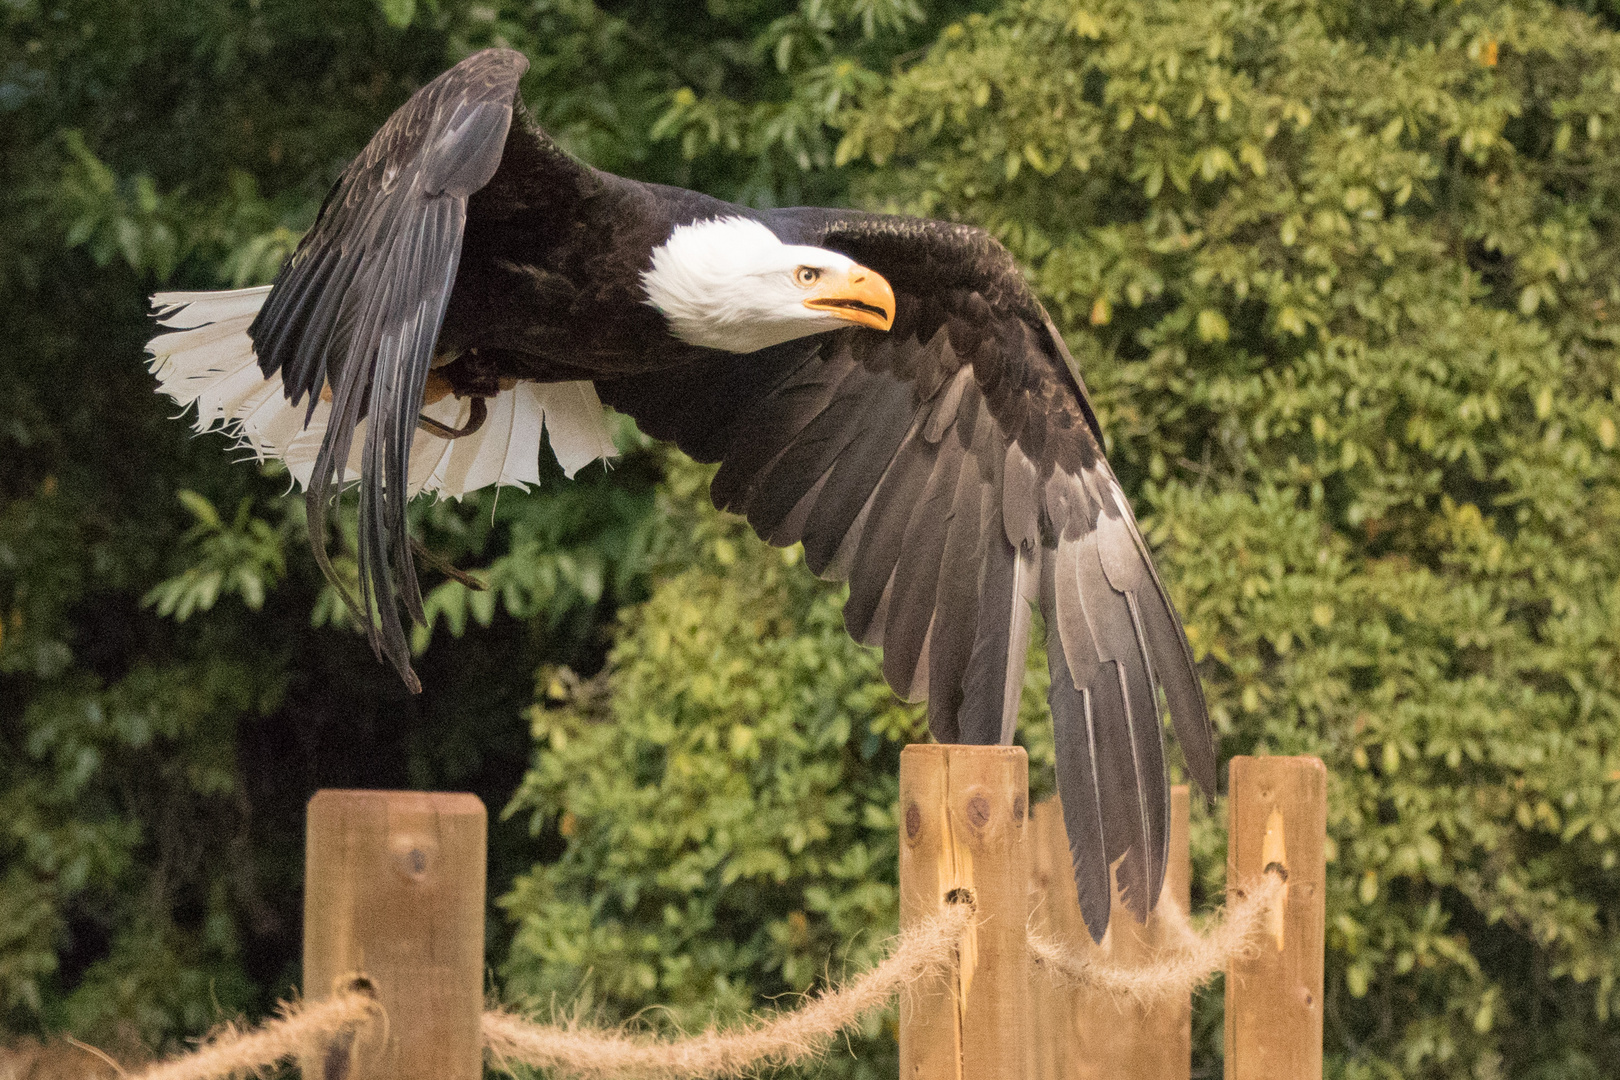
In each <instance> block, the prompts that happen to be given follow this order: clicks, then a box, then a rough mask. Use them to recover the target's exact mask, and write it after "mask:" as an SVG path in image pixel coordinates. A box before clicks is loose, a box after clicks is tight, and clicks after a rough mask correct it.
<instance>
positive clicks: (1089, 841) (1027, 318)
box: [597, 210, 1215, 938]
mask: <svg viewBox="0 0 1620 1080" xmlns="http://www.w3.org/2000/svg"><path fill="white" fill-rule="evenodd" d="M767 220H768V221H769V222H770V223H771V225H772V227H773V228H775V229H776V230H777V231H778V233H779V234H781V235H783V238H784V239H785V240H787V241H788V242H792V243H808V244H816V245H819V246H823V247H828V248H831V249H833V250H837V251H841V252H843V253H845V254H847V255H849V256H851V257H852V258H855V259H856V260H858V261H860V262H862V263H864V264H865V265H867V266H870V267H871V268H872V269H874V270H876V271H877V272H878V273H880V274H882V275H883V276H884V277H885V278H887V279H888V280H889V282H890V284H891V285H892V286H893V287H894V291H895V295H896V305H897V310H896V314H895V320H894V326H893V328H892V330H891V331H890V332H889V333H887V334H883V333H878V332H874V331H870V330H865V329H858V328H852V329H849V330H843V331H838V332H835V333H832V334H826V335H821V336H819V337H816V338H811V339H807V340H804V341H800V342H793V343H789V344H787V345H783V346H778V347H776V348H774V349H769V350H765V351H763V352H760V353H755V354H751V355H747V356H740V357H738V356H715V357H714V358H712V359H709V360H706V361H703V362H701V363H699V364H696V365H689V366H686V367H683V368H679V369H674V370H670V371H665V372H655V373H641V374H638V375H636V376H635V377H634V378H625V379H598V380H597V387H598V390H599V392H600V393H601V395H602V398H603V400H604V401H606V402H607V403H609V404H611V405H614V406H616V407H618V408H620V409H621V410H623V411H625V412H628V413H630V414H631V415H632V416H634V417H635V418H636V419H637V421H638V422H640V424H641V425H642V427H643V429H644V430H646V431H647V432H648V433H649V434H652V435H655V436H658V437H661V438H667V439H672V440H674V441H675V442H676V443H677V444H678V445H680V446H681V447H682V448H684V449H686V450H687V451H688V452H689V453H692V454H694V455H695V456H697V457H699V458H701V459H703V460H709V461H719V462H720V463H721V465H720V469H719V472H718V473H717V474H716V476H715V479H714V483H713V487H712V489H711V494H712V496H713V498H714V501H715V504H716V505H717V506H720V507H722V508H724V509H730V510H734V511H736V512H738V513H741V514H744V515H746V516H747V518H748V520H749V521H750V523H752V524H753V526H754V527H755V528H756V529H757V530H758V531H759V533H760V535H762V536H764V537H765V538H766V539H768V540H770V541H771V542H772V543H775V544H789V543H793V542H796V541H802V542H803V544H804V548H805V556H806V561H807V563H808V564H809V565H810V567H811V569H813V570H815V571H816V572H817V573H819V574H823V575H825V576H829V577H835V578H840V579H847V580H848V581H849V586H850V594H849V600H848V602H847V603H846V605H845V609H844V620H845V625H846V626H847V627H848V629H849V632H850V633H851V634H852V635H853V636H854V637H855V638H856V639H858V640H860V641H864V642H866V643H868V644H873V645H882V646H883V648H884V675H885V677H886V679H887V680H888V682H889V684H890V686H892V687H893V688H894V689H895V691H896V692H897V693H899V694H902V695H904V696H906V697H908V698H910V699H912V700H918V699H922V698H924V697H926V698H927V699H928V702H929V716H928V720H929V725H930V728H931V729H932V731H933V733H934V735H935V737H936V738H938V739H939V740H940V741H942V742H957V741H963V742H973V743H994V742H997V741H1005V740H1006V739H1008V738H1010V734H1011V723H1012V721H1013V720H1014V718H1015V717H1016V711H1017V703H1018V689H1019V687H1020V685H1021V682H1022V673H1023V658H1024V653H1025V648H1026V645H1027V640H1028V633H1029V623H1030V613H1031V609H1032V605H1033V604H1035V603H1038V604H1039V605H1040V608H1041V611H1042V615H1043V617H1044V618H1045V621H1046V625H1047V632H1048V647H1047V652H1048V655H1049V658H1050V659H1049V663H1050V666H1051V674H1052V688H1051V691H1050V703H1051V707H1052V715H1053V723H1054V725H1055V728H1056V733H1057V752H1058V766H1057V772H1058V784H1059V790H1060V791H1061V793H1062V795H1063V800H1064V812H1065V817H1066V823H1067V826H1068V833H1069V837H1070V845H1071V851H1072V854H1073V857H1074V864H1075V874H1076V881H1077V884H1078V885H1079V891H1080V899H1081V907H1082V911H1083V913H1084V915H1085V918H1086V923H1087V925H1088V926H1089V927H1090V929H1091V931H1092V933H1093V934H1094V935H1096V936H1097V937H1099V938H1100V937H1101V935H1102V933H1103V931H1104V929H1105V928H1106V927H1107V923H1108V912H1109V906H1110V880H1109V867H1110V866H1111V865H1114V864H1115V863H1116V862H1117V863H1118V878H1119V885H1120V888H1121V892H1122V893H1123V898H1124V900H1125V902H1126V904H1127V906H1128V907H1130V908H1131V909H1132V910H1134V911H1135V912H1137V913H1138V914H1139V915H1140V914H1145V913H1146V911H1147V910H1148V909H1149V908H1150V907H1151V906H1152V904H1153V902H1154V901H1155V900H1156V899H1157V897H1158V894H1159V891H1160V887H1161V885H1162V883H1163V879H1164V865H1165V857H1166V842H1167V830H1168V821H1169V798H1168V791H1167V788H1166V785H1165V776H1164V757H1163V749H1162V745H1161V738H1160V730H1161V726H1160V721H1159V710H1158V699H1157V691H1158V689H1159V688H1162V689H1163V690H1164V692H1165V695H1166V698H1167V700H1168V703H1169V708H1170V712H1171V716H1172V718H1173V720H1174V722H1175V725H1176V731H1177V734H1178V736H1179V739H1180V742H1181V745H1182V749H1183V753H1184V755H1185V758H1186V761H1187V764H1188V767H1189V769H1190V771H1191V772H1192V774H1193V776H1194V777H1195V778H1196V779H1197V780H1198V782H1199V783H1200V785H1202V786H1203V787H1204V788H1205V790H1206V791H1210V792H1213V791H1214V788H1215V751H1214V739H1213V732H1212V729H1211V727H1210V723H1209V716H1208V713H1207V710H1206V708H1205V705H1204V700H1203V696H1202V693H1201V692H1200V690H1199V687H1198V680H1197V675H1196V673H1195V671H1194V669H1193V663H1192V654H1191V650H1190V649H1189V648H1188V647H1187V643H1186V638H1185V635H1184V634H1183V632H1182V629H1181V624H1180V621H1179V619H1178V618H1177V616H1176V613H1175V610H1174V608H1173V607H1172V606H1171V605H1170V602H1169V599H1168V597H1167V596H1166V594H1165V592H1164V589H1163V586H1162V585H1161V583H1160V582H1159V579H1158V576H1157V574H1156V573H1155V572H1154V569H1153V566H1152V562H1151V560H1150V558H1149V554H1148V550H1147V546H1146V544H1145V543H1144V542H1143V540H1142V537H1141V534H1140V532H1139V531H1138V529H1137V526H1136V522H1135V520H1134V518H1133V516H1132V513H1131V508H1130V505H1129V503H1128V502H1127V501H1126V499H1125V497H1124V494H1123V492H1122V491H1121V489H1120V486H1119V483H1118V481H1117V480H1116V479H1115V478H1114V475H1113V472H1112V470H1111V469H1110V468H1109V466H1108V463H1107V461H1106V460H1105V459H1104V457H1103V452H1102V446H1101V436H1100V432H1099V429H1098V427H1097V422H1096V417H1095V415H1094V413H1093V412H1092V409H1091V405H1090V403H1089V401H1087V399H1086V394H1085V389H1084V387H1083V386H1082V385H1081V383H1080V381H1079V378H1078V375H1077V374H1076V373H1075V372H1074V370H1073V367H1072V365H1073V361H1072V359H1070V357H1069V356H1068V351H1067V349H1066V347H1065V346H1064V344H1063V342H1062V340H1061V338H1059V337H1058V336H1057V334H1056V332H1055V330H1054V329H1053V328H1052V325H1051V323H1050V321H1049V320H1048V319H1047V317H1046V315H1045V313H1044V312H1043V311H1042V310H1041V307H1040V305H1039V303H1038V302H1036V300H1035V299H1034V297H1033V296H1032V295H1031V294H1030V293H1029V291H1028V289H1027V287H1026V286H1025V285H1024V283H1023V280H1022V278H1021V276H1020V275H1019V273H1018V270H1017V268H1016V266H1015V265H1014V264H1013V262H1012V259H1011V257H1010V256H1008V254H1007V253H1006V251H1005V250H1004V249H1002V248H1001V246H1000V245H999V244H996V243H995V241H994V240H993V239H991V238H990V237H989V236H988V235H987V234H985V233H983V232H982V231H980V230H976V229H970V228H964V227H960V226H950V225H941V224H938V223H934V222H916V221H911V220H908V219H901V218H891V217H882V216H877V215H855V214H847V213H839V212H836V211H808V210H804V211H783V212H778V213H777V214H776V215H774V216H771V215H768V216H767Z"/></svg>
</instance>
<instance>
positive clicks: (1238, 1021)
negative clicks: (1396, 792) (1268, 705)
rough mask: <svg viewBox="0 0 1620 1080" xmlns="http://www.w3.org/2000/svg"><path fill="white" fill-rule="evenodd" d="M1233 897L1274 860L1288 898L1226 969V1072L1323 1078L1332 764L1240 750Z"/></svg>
mask: <svg viewBox="0 0 1620 1080" xmlns="http://www.w3.org/2000/svg"><path fill="white" fill-rule="evenodd" d="M1229 775H1230V782H1229V789H1230V798H1229V801H1230V804H1231V824H1230V826H1229V827H1228V833H1227V838H1226V845H1227V847H1226V850H1227V856H1226V888H1227V902H1228V903H1229V904H1230V903H1232V902H1233V901H1234V900H1236V899H1238V898H1239V897H1240V896H1241V895H1242V893H1241V890H1242V888H1243V887H1244V886H1245V885H1249V884H1252V883H1254V882H1257V881H1259V880H1260V877H1261V875H1262V874H1263V873H1264V872H1265V870H1266V868H1267V867H1269V866H1271V865H1273V864H1276V865H1279V866H1281V867H1282V868H1283V870H1284V872H1285V873H1286V874H1287V882H1288V884H1287V892H1286V894H1285V899H1284V906H1283V908H1282V910H1281V911H1280V912H1278V913H1277V914H1276V915H1275V916H1274V917H1273V919H1272V921H1271V923H1270V925H1269V926H1268V927H1267V931H1266V936H1265V938H1264V940H1262V942H1261V944H1260V947H1259V949H1258V951H1257V952H1256V953H1255V954H1254V955H1253V956H1251V957H1247V958H1238V959H1236V960H1233V961H1232V962H1231V964H1230V965H1228V967H1227V970H1226V1080H1319V1078H1320V1077H1321V1075H1322V961H1323V948H1324V945H1325V932H1326V919H1327V893H1326V882H1327V862H1326V857H1325V856H1326V849H1327V770H1326V769H1325V768H1324V767H1323V765H1322V762H1321V760H1320V759H1318V758H1313V757H1263V758H1256V757H1237V758H1233V759H1232V766H1231V773H1230V774H1229Z"/></svg>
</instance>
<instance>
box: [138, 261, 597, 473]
mask: <svg viewBox="0 0 1620 1080" xmlns="http://www.w3.org/2000/svg"><path fill="white" fill-rule="evenodd" d="M269 292H270V288H269V286H265V287H263V288H257V289H237V290H235V291H233V292H190V293H186V292H170V293H158V294H157V295H156V296H154V297H152V303H153V305H154V306H155V307H157V308H158V310H159V311H160V312H161V313H162V314H161V315H160V316H159V318H158V322H159V323H160V324H161V325H163V326H166V327H184V328H185V329H176V330H172V331H171V332H169V333H165V334H160V335H159V336H157V337H155V338H153V339H152V341H151V343H150V344H148V345H147V347H146V348H147V351H148V352H149V353H151V354H152V360H151V363H150V368H151V371H152V374H154V375H156V376H157V379H158V391H159V392H160V393H164V394H167V395H169V397H171V398H173V399H174V400H175V402H176V403H178V404H179V405H180V407H181V409H182V411H183V410H184V409H186V408H189V407H190V406H192V405H196V406H197V419H196V429H197V431H198V432H199V433H201V432H204V431H212V430H215V429H218V430H221V431H224V432H225V433H226V434H229V435H234V436H236V438H237V445H238V446H240V447H242V448H244V449H246V450H249V451H251V452H252V453H253V455H254V456H255V457H257V458H258V459H259V460H261V461H263V460H264V459H266V458H280V459H281V460H283V461H285V462H286V463H287V468H288V469H289V470H290V471H291V472H292V474H293V476H294V477H296V478H297V480H298V482H299V484H301V485H303V486H306V487H307V486H308V484H309V478H310V475H311V473H313V472H314V469H315V455H316V454H317V453H319V452H320V448H321V440H322V439H323V438H325V436H326V424H327V420H328V418H329V416H330V415H331V411H332V406H331V404H330V403H329V402H325V401H322V402H319V403H317V404H316V406H315V412H314V414H313V415H311V416H310V417H309V424H308V426H306V425H305V423H304V416H305V413H306V411H307V408H308V402H307V401H306V402H304V403H303V404H301V405H298V406H294V405H293V404H292V403H291V402H289V401H288V400H287V399H286V396H285V395H284V394H283V392H282V385H281V376H280V375H279V374H277V375H273V376H271V377H270V378H269V379H266V378H265V377H264V375H263V373H262V372H260V371H259V365H258V360H257V358H256V357H255V356H254V355H253V342H252V341H251V340H250V339H249V338H248V335H247V328H248V326H249V325H250V324H251V323H252V322H253V317H254V316H255V315H257V314H258V311H259V307H260V306H261V305H262V304H263V303H264V298H265V297H266V296H267V295H268V294H269ZM487 405H488V409H489V415H488V416H487V417H486V419H485V420H484V424H483V426H482V427H480V428H479V429H478V430H477V431H476V432H474V433H473V434H471V435H466V436H463V437H462V438H459V439H443V438H440V437H439V436H437V435H434V434H433V433H431V432H428V431H424V430H422V429H421V428H418V429H417V431H416V435H415V438H414V439H413V440H412V442H411V469H410V494H411V495H413V496H414V495H417V494H419V493H421V492H424V491H426V492H432V493H434V494H436V495H439V496H440V497H443V496H446V495H448V496H452V497H455V498H460V497H461V496H463V495H465V494H467V493H468V492H469V491H477V490H478V489H479V488H481V487H488V486H489V485H490V484H506V485H509V486H512V487H520V488H524V489H525V490H527V488H528V485H530V484H534V483H538V482H539V480H540V473H539V463H540V433H541V430H542V428H544V429H545V430H547V431H548V432H549V433H550V435H551V449H552V452H553V453H554V454H555V455H556V457H557V463H558V464H559V465H561V466H562V469H563V472H564V473H565V474H567V475H568V476H569V477H570V478H572V477H573V475H574V474H575V473H576V472H578V471H579V470H580V469H581V468H583V467H584V466H586V465H588V464H590V463H591V462H593V461H595V460H596V459H597V458H610V457H613V456H614V455H615V453H617V451H616V450H615V448H614V446H613V439H612V437H611V436H609V434H608V431H607V425H606V418H605V417H604V415H603V411H602V403H601V401H599V400H598V399H597V396H596V387H594V386H593V385H591V384H590V383H589V382H566V383H530V382H524V383H519V384H517V386H515V387H513V388H512V389H511V390H502V391H501V392H500V393H499V394H497V395H496V396H495V397H493V398H491V399H490V400H489V401H488V402H487ZM422 413H423V414H424V415H426V416H428V417H430V418H431V419H434V420H437V421H438V422H439V423H441V424H443V425H445V426H446V427H451V428H459V427H462V426H464V425H465V424H466V423H467V421H468V419H469V418H470V417H471V415H472V402H471V401H470V400H461V399H458V398H455V397H451V396H446V397H443V398H440V399H439V400H438V401H435V402H434V403H433V404H431V405H428V406H426V407H424V408H423V409H422ZM365 426H366V425H365V421H361V423H360V427H359V429H358V430H357V431H356V432H355V437H354V444H353V449H352V450H351V451H350V453H349V461H348V466H347V470H346V474H345V477H344V479H345V480H346V481H353V480H358V479H359V478H360V460H361V453H362V451H363V448H364V446H365Z"/></svg>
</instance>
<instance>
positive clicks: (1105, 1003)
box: [1030, 784, 1192, 1080]
mask: <svg viewBox="0 0 1620 1080" xmlns="http://www.w3.org/2000/svg"><path fill="white" fill-rule="evenodd" d="M1188 816H1189V800H1188V793H1187V785H1185V784H1177V785H1176V786H1174V787H1172V788H1171V789H1170V844H1169V848H1170V861H1169V865H1168V866H1167V867H1166V868H1165V875H1164V891H1163V892H1161V893H1160V894H1159V904H1158V906H1157V907H1156V908H1155V909H1154V913H1153V915H1151V916H1150V917H1149V918H1148V921H1147V922H1146V923H1145V924H1144V923H1139V922H1137V921H1136V916H1134V915H1132V914H1131V913H1130V912H1129V911H1128V910H1126V908H1125V906H1124V905H1123V904H1122V903H1121V902H1120V899H1119V893H1118V891H1117V890H1116V891H1115V893H1114V906H1113V910H1112V912H1111V913H1110V914H1109V917H1108V933H1107V934H1106V935H1105V936H1104V937H1103V941H1102V944H1101V945H1093V944H1092V942H1091V935H1090V933H1088V932H1087V930H1086V924H1085V920H1084V919H1082V918H1081V917H1080V899H1079V897H1078V896H1077V895H1076V894H1075V889H1074V872H1073V870H1072V868H1071V867H1070V856H1069V839H1068V836H1067V834H1066V833H1065V832H1064V829H1063V804H1062V803H1061V802H1060V801H1059V800H1058V799H1057V798H1056V797H1055V796H1054V797H1053V798H1050V799H1047V800H1046V801H1045V802H1042V803H1041V804H1040V805H1038V806H1036V807H1035V812H1034V814H1033V815H1032V820H1031V822H1030V846H1031V849H1032V871H1033V872H1032V874H1031V877H1030V886H1031V897H1030V905H1031V908H1032V909H1033V917H1032V920H1031V921H1032V924H1033V925H1034V927H1035V928H1036V929H1037V930H1038V931H1039V932H1041V933H1044V934H1046V935H1047V936H1048V937H1051V938H1054V939H1056V940H1057V941H1060V942H1063V943H1064V944H1065V945H1067V946H1069V947H1070V948H1072V949H1075V950H1076V951H1078V952H1080V953H1081V954H1082V955H1085V954H1093V953H1095V954H1098V955H1102V956H1107V957H1109V958H1110V959H1112V960H1113V961H1114V962H1116V963H1123V964H1127V965H1133V964H1146V963H1148V962H1149V961H1151V960H1152V958H1153V954H1154V953H1155V952H1156V951H1157V950H1159V949H1162V948H1165V947H1168V946H1169V945H1171V944H1173V943H1174V942H1175V941H1176V940H1177V938H1176V936H1175V935H1174V934H1173V933H1172V932H1171V931H1169V930H1168V928H1167V926H1166V923H1165V921H1164V916H1163V915H1162V913H1163V912H1164V910H1165V907H1166V905H1170V904H1174V905H1175V906H1176V907H1178V908H1179V909H1180V910H1181V912H1182V914H1183V915H1185V914H1186V912H1187V910H1188V908H1189V905H1190V904H1191V899H1192V898H1191V878H1192V868H1191V863H1190V861H1189V858H1188V853H1187V852H1188V849H1187V827H1188ZM1033 992H1034V995H1035V1003H1034V1012H1033V1014H1032V1015H1033V1020H1032V1024H1033V1025H1034V1027H1035V1030H1032V1031H1031V1032H1030V1038H1031V1042H1032V1045H1033V1052H1034V1063H1033V1070H1032V1080H1122V1078H1125V1077H1129V1078H1130V1080H1187V1078H1188V1077H1189V1076H1190V1075H1191V1073H1192V995H1191V994H1183V995H1181V996H1180V997H1179V998H1177V999H1176V1000H1174V1001H1165V1002H1159V1003H1156V1004H1152V1005H1142V1004H1138V1003H1137V1002H1134V1001H1121V1000H1119V999H1117V998H1115V997H1114V996H1113V995H1111V994H1108V993H1106V992H1104V991H1101V990H1092V989H1087V988H1083V987H1081V988H1068V987H1064V986H1059V985H1056V984H1054V983H1053V982H1051V981H1050V980H1048V979H1046V978H1045V977H1043V976H1042V975H1041V974H1039V972H1037V973H1036V974H1035V982H1034V988H1033Z"/></svg>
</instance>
